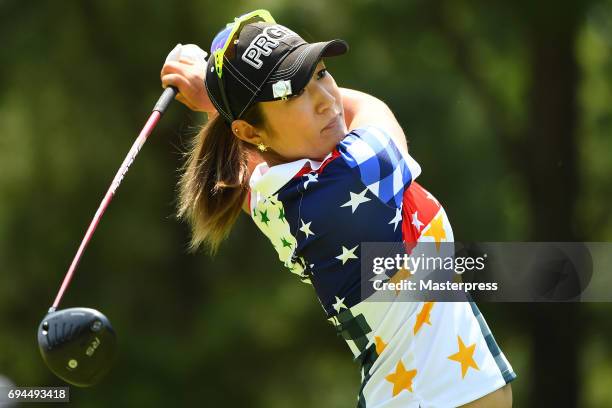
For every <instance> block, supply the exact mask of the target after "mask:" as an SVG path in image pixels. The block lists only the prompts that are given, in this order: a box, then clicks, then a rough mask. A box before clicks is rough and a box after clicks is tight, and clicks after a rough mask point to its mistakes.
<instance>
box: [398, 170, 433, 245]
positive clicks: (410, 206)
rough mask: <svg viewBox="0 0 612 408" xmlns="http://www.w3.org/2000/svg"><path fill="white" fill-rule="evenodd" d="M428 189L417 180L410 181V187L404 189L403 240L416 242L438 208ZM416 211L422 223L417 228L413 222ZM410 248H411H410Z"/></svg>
mask: <svg viewBox="0 0 612 408" xmlns="http://www.w3.org/2000/svg"><path fill="white" fill-rule="evenodd" d="M427 195H428V191H427V190H425V189H424V188H423V187H421V185H420V184H419V183H417V182H414V181H413V182H412V183H411V184H410V187H408V188H407V189H406V191H404V197H403V200H402V201H403V205H402V239H403V240H404V242H417V240H418V239H419V237H420V236H421V233H422V232H423V229H425V227H427V225H428V224H429V223H430V222H431V220H432V219H433V218H434V217H435V216H436V214H437V213H438V211H439V210H440V203H438V202H437V201H436V199H435V198H434V197H433V195H431V193H429V196H430V197H431V198H428V197H427ZM415 212H416V213H417V218H418V220H419V221H420V222H421V223H422V225H421V227H420V228H418V229H417V226H416V225H415V224H417V223H416V222H415V223H413V222H412V220H413V216H414V213H415ZM410 249H412V248H410Z"/></svg>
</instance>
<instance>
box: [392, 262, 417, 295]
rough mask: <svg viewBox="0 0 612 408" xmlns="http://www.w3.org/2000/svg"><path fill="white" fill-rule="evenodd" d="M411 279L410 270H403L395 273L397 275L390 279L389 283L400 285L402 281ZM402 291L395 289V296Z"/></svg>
mask: <svg viewBox="0 0 612 408" xmlns="http://www.w3.org/2000/svg"><path fill="white" fill-rule="evenodd" d="M410 277H412V274H411V273H410V269H406V268H402V269H400V270H398V271H397V272H396V273H395V275H393V276H392V277H391V279H389V282H391V283H400V282H402V281H405V280H409V279H410ZM401 291H402V290H401V289H395V294H396V295H398V294H399V293H400V292H401Z"/></svg>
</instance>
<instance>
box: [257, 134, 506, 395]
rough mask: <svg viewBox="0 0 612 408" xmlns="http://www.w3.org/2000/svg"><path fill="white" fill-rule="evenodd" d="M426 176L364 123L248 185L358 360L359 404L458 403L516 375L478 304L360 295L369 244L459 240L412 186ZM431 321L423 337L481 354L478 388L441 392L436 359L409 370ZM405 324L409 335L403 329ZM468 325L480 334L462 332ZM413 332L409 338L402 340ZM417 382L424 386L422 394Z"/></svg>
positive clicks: (286, 257) (430, 200) (262, 171)
mask: <svg viewBox="0 0 612 408" xmlns="http://www.w3.org/2000/svg"><path fill="white" fill-rule="evenodd" d="M420 173H421V168H420V166H419V165H418V163H417V162H416V161H415V160H414V159H413V158H412V157H410V156H409V155H405V154H403V153H402V152H401V151H400V150H399V148H398V147H397V145H396V144H395V142H394V141H393V139H392V138H391V137H390V135H389V134H388V133H387V132H386V131H385V130H383V129H382V128H379V127H376V126H367V127H363V128H359V129H355V130H353V131H351V132H350V133H348V134H347V135H346V136H345V138H344V139H343V140H342V141H341V142H340V143H339V144H338V145H337V146H336V148H335V149H334V150H333V151H332V152H330V153H329V154H328V156H327V157H325V159H324V160H323V161H321V162H318V161H313V160H309V159H302V160H297V161H294V162H290V163H286V164H281V165H277V166H272V167H268V166H267V164H266V163H261V164H260V165H258V166H257V167H256V168H255V170H254V172H253V174H252V176H251V179H250V192H249V194H250V198H249V203H250V204H249V205H250V214H251V218H252V219H253V220H254V222H255V224H256V225H257V226H258V227H259V229H260V230H261V231H262V232H263V233H264V234H265V235H266V237H267V238H268V239H269V240H270V242H271V243H272V245H273V246H274V248H275V249H276V251H277V253H278V256H279V259H280V261H281V262H282V263H283V264H284V266H285V267H286V268H287V269H288V270H289V271H290V272H292V273H294V274H296V275H297V276H298V277H299V278H300V279H301V280H302V281H304V282H306V283H310V284H312V286H313V287H314V290H315V292H316V294H317V297H318V299H319V301H320V303H321V305H322V307H323V309H324V310H325V313H326V315H327V318H328V320H329V321H330V322H331V323H332V324H333V325H334V327H335V328H336V330H337V332H338V335H339V336H341V337H342V338H343V339H344V340H345V341H346V342H347V344H348V346H349V348H350V349H351V351H352V352H353V354H354V357H355V359H356V360H358V361H360V362H361V364H362V380H363V381H362V388H361V390H360V394H359V397H358V398H359V404H360V406H372V405H376V406H381V407H387V406H389V407H390V406H396V405H395V404H398V403H401V404H403V403H416V404H421V405H422V406H429V405H427V404H428V403H430V402H431V401H434V402H433V403H434V405H431V406H436V405H435V403H436V401H438V402H440V403H441V404H442V405H439V406H445V405H444V404H447V403H448V404H450V405H448V406H456V405H453V404H457V405H460V404H459V403H465V402H469V401H471V400H470V399H469V398H472V399H474V398H473V397H478V396H482V395H484V394H485V393H483V390H489V391H491V390H494V389H496V388H499V387H501V386H503V385H504V384H506V383H507V382H509V381H511V380H512V379H514V377H515V374H514V372H513V371H512V367H510V365H509V363H508V362H507V360H506V359H505V357H504V356H503V353H501V350H499V348H498V347H497V345H496V344H495V340H494V339H493V337H492V334H491V333H490V331H489V329H488V327H486V322H484V319H483V318H482V315H480V313H479V312H477V308H476V305H475V304H472V303H468V302H466V303H465V304H464V305H456V306H454V305H455V304H453V303H449V304H435V305H434V304H433V302H411V303H406V302H401V303H400V302H395V303H394V302H366V301H362V299H361V297H362V293H361V263H360V255H361V245H362V243H363V242H415V243H416V242H435V243H440V242H452V241H453V240H454V238H453V232H452V228H451V226H450V222H449V220H448V218H447V216H446V213H445V212H444V209H443V208H442V207H441V205H440V203H439V202H438V200H436V198H435V197H434V196H433V195H431V194H430V193H429V192H428V191H426V190H425V189H424V188H423V187H421V186H420V185H419V184H418V183H416V182H415V179H416V178H417V177H418V176H419V174H420ZM449 308H454V309H452V310H450V309H449ZM449 310H450V312H449ZM434 315H435V316H439V319H440V322H439V323H440V324H439V326H440V328H437V327H436V329H435V330H433V329H432V330H429V333H428V334H427V336H430V337H428V338H427V339H424V340H422V341H434V339H437V338H443V339H444V344H445V345H447V346H448V350H449V351H450V350H454V349H457V348H458V347H459V348H461V347H462V346H466V344H467V346H466V347H471V346H474V348H473V352H474V357H473V358H476V354H477V353H476V351H475V350H478V353H480V354H478V358H480V360H479V363H480V366H478V365H477V364H478V363H476V362H475V363H474V364H472V365H471V370H472V371H474V372H476V371H478V373H479V375H478V376H477V375H474V374H473V375H472V377H473V378H472V379H471V380H473V383H469V384H470V385H466V384H468V383H467V382H465V381H462V382H461V383H460V384H459V385H460V386H457V387H454V388H453V387H448V388H449V390H450V391H449V392H447V393H440V392H439V387H440V384H437V385H436V383H437V382H439V381H438V380H436V378H443V377H440V376H439V375H440V373H438V372H435V369H433V367H438V364H437V363H434V362H433V360H431V359H430V357H427V359H425V360H423V361H422V362H421V363H420V364H421V365H423V366H422V367H419V368H417V367H409V366H410V364H411V363H410V362H409V361H407V360H406V359H410V357H409V354H410V353H412V352H414V344H416V343H415V342H416V341H417V340H418V338H417V334H418V333H419V332H420V331H421V330H423V331H424V332H425V330H424V329H425V328H427V329H429V328H428V326H431V325H432V319H433V316H434ZM453 316H454V317H453ZM479 316H480V320H479ZM449 319H450V320H452V321H450V322H446V321H445V320H449ZM406 327H409V330H405V331H403V329H404V328H406ZM465 327H468V328H472V329H473V328H476V329H477V331H473V330H472V331H470V332H469V333H468V332H465V333H464V332H461V330H464V328H465ZM474 333H476V334H477V335H475V334H474ZM408 334H411V337H408V338H407V337H405V336H408ZM461 335H463V337H461ZM458 336H459V338H461V340H458ZM422 337H423V336H422ZM419 341H420V340H419ZM436 341H437V340H436ZM458 341H461V342H462V343H461V344H459V343H458ZM465 341H471V342H472V343H473V344H472V343H464V342H465ZM461 350H463V349H461ZM455 351H457V350H455ZM445 352H446V351H445ZM423 353H425V351H424V350H423ZM423 355H424V356H425V355H427V356H429V354H427V353H425V354H423ZM448 355H452V353H450V352H449V353H448ZM461 356H463V354H462V355H461ZM466 356H467V355H466ZM446 357H448V356H441V357H439V358H441V359H443V360H444V358H446ZM423 358H425V357H423ZM462 358H463V357H462ZM413 360H414V359H413ZM404 361H405V363H404ZM453 361H454V360H452V359H446V360H444V361H443V362H442V363H440V364H443V365H439V367H438V368H436V369H442V367H444V369H446V365H448V369H452V368H453V364H452V363H453ZM461 361H462V362H461V372H462V373H463V374H464V376H465V372H464V371H463V370H464V369H465V370H468V369H469V368H470V364H471V360H470V361H468V362H467V363H466V362H465V361H464V360H461ZM466 361H467V360H466ZM413 363H414V361H413ZM468 363H470V364H468ZM455 364H457V362H455ZM466 364H467V365H466ZM400 365H401V367H400ZM485 366H486V367H487V370H485V369H484V368H485ZM475 367H478V370H476V369H475ZM455 368H456V367H455ZM411 370H414V371H411ZM419 372H420V373H421V375H419ZM426 373H427V375H425V374H426ZM458 373H459V371H458V372H457V374H458ZM428 377H429V378H428ZM456 377H457V378H456V379H457V380H459V379H462V378H461V377H460V376H456ZM449 381H450V380H449ZM417 384H422V386H420V388H421V392H420V393H418V394H417V393H416V391H415V387H416V385H417ZM442 385H443V384H442ZM398 387H399V388H398ZM402 387H403V388H402ZM466 387H467V388H466ZM434 389H437V390H438V391H435V392H434V391H431V394H432V396H431V397H430V396H429V395H428V390H434ZM466 390H467V391H466ZM402 391H406V392H405V393H403V392H402ZM466 398H468V399H467V400H466ZM398 401H399V402H398ZM462 401H465V402H462ZM387 403H389V404H391V405H385V404H387ZM402 406H405V405H402ZM410 406H412V405H410ZM416 406H418V405H415V407H416Z"/></svg>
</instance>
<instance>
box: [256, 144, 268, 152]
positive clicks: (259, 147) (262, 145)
mask: <svg viewBox="0 0 612 408" xmlns="http://www.w3.org/2000/svg"><path fill="white" fill-rule="evenodd" d="M257 148H258V149H259V151H261V152H265V151H266V150H268V148H267V147H266V145H265V144H263V143H261V142H259V144H258V145H257Z"/></svg>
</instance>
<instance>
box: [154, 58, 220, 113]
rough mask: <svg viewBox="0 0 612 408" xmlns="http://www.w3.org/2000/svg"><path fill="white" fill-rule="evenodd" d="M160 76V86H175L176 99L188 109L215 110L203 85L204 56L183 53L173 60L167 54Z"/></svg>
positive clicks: (204, 71) (204, 73) (199, 110)
mask: <svg viewBox="0 0 612 408" xmlns="http://www.w3.org/2000/svg"><path fill="white" fill-rule="evenodd" d="M173 52H174V50H173ZM171 55H172V52H171ZM160 76H161V82H162V86H163V87H164V88H166V87H168V86H174V87H176V88H177V89H178V90H179V93H178V94H177V95H176V100H177V101H179V102H181V103H183V104H184V105H185V106H187V107H188V108H189V109H191V110H194V111H198V112H207V113H211V112H215V107H214V106H213V104H212V102H211V101H210V99H209V98H208V93H207V92H206V87H205V86H204V80H205V77H206V61H205V60H204V58H194V57H192V56H189V55H183V56H180V57H179V59H178V61H174V60H171V58H170V56H169V59H168V60H166V63H165V64H164V66H163V68H162V70H161V75H160Z"/></svg>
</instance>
